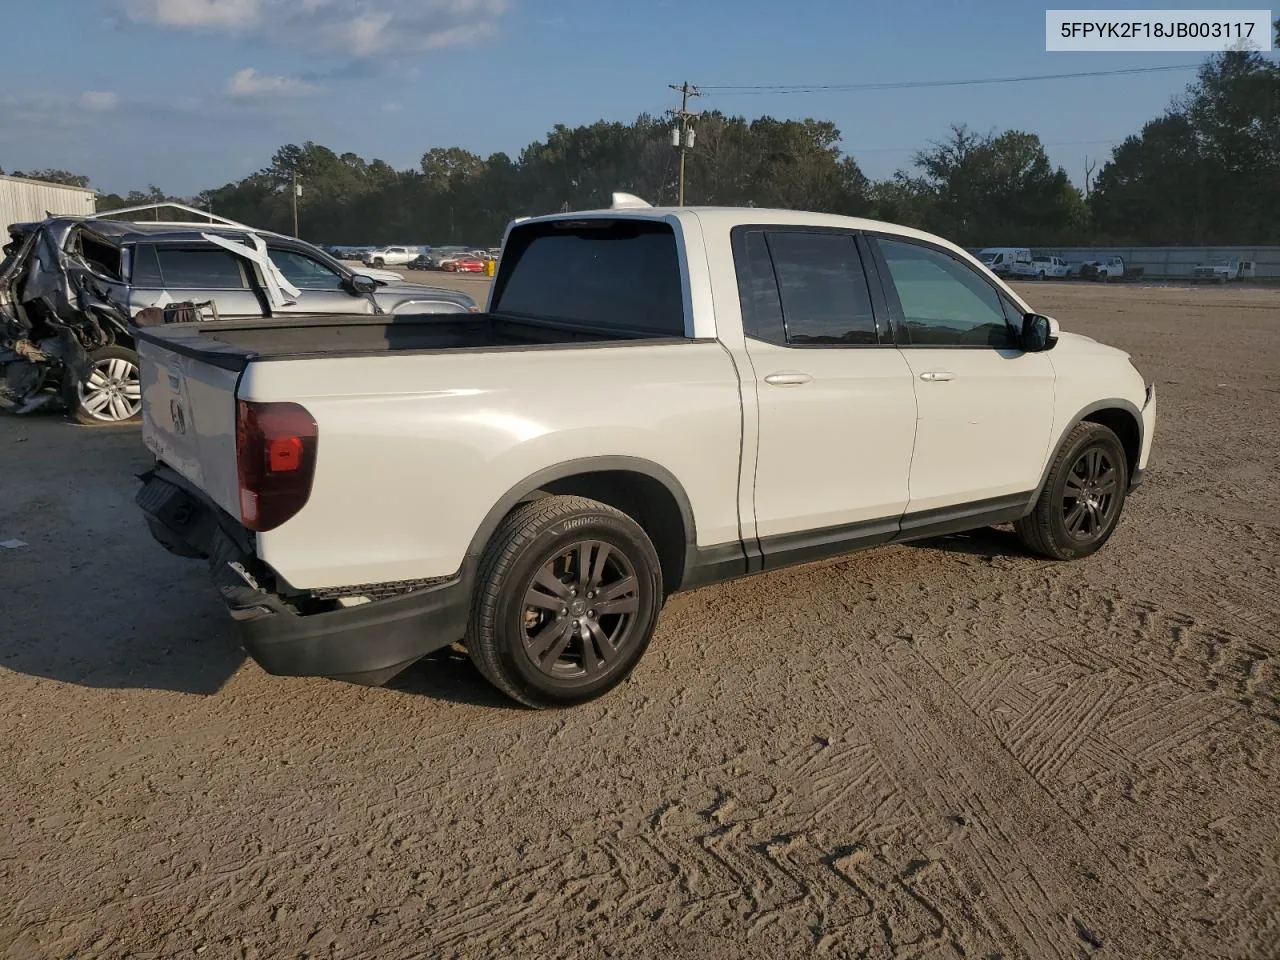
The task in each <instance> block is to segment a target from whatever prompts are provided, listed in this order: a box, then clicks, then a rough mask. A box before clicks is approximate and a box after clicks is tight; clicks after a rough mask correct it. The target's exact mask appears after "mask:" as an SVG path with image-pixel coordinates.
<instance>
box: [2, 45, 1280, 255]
mask: <svg viewBox="0 0 1280 960" xmlns="http://www.w3.org/2000/svg"><path fill="white" fill-rule="evenodd" d="M1276 32H1277V42H1278V43H1280V20H1278V21H1277V22H1276ZM696 130H697V140H696V145H695V147H694V149H693V150H691V151H690V152H689V154H688V157H687V162H688V167H687V189H686V200H687V202H688V203H691V204H713V205H723V206H759V207H787V208H793V209H806V210H818V211H825V212H830V213H839V214H848V215H857V216H870V217H873V218H876V219H883V220H889V221H892V222H896V223H902V224H907V225H911V226H918V227H921V228H923V229H926V230H929V231H932V232H935V233H938V234H941V235H943V236H946V237H948V238H951V239H953V240H955V241H956V242H958V243H961V244H965V245H970V246H978V245H986V244H993V245H994V244H1012V243H1018V244H1026V245H1035V246H1052V245H1077V244H1087V243H1136V244H1143V243H1146V244H1158V243H1168V244H1195V245H1201V244H1230V243H1257V244H1264V243H1280V65H1278V64H1277V63H1276V62H1274V61H1272V60H1269V59H1267V58H1264V57H1262V56H1261V55H1259V54H1257V53H1243V52H1231V53H1224V54H1217V55H1214V56H1213V57H1210V58H1209V59H1208V60H1207V61H1206V62H1205V63H1204V64H1203V65H1202V66H1201V67H1200V69H1199V71H1198V74H1197V77H1196V80H1195V82H1194V83H1192V84H1191V85H1190V86H1189V87H1188V88H1187V90H1186V92H1185V94H1184V95H1183V96H1181V97H1179V98H1177V99H1176V100H1175V101H1174V102H1173V103H1172V104H1171V105H1170V106H1169V108H1168V109H1167V110H1166V111H1165V112H1164V113H1163V114H1162V115H1161V116H1159V117H1156V118H1154V119H1153V120H1151V121H1150V122H1148V123H1147V124H1145V125H1144V126H1143V128H1142V130H1141V131H1140V132H1138V133H1136V134H1134V135H1133V136H1130V137H1128V138H1127V139H1126V140H1124V142H1122V143H1120V144H1119V145H1117V146H1116V147H1115V148H1114V150H1113V151H1112V154H1111V157H1110V159H1109V160H1108V161H1107V162H1106V163H1105V164H1104V165H1103V166H1102V168H1101V169H1100V170H1099V171H1098V174H1097V177H1096V179H1095V180H1094V181H1093V183H1092V186H1091V188H1090V189H1088V193H1087V196H1086V195H1085V194H1084V193H1082V192H1081V191H1080V190H1079V189H1078V188H1077V187H1076V186H1075V185H1073V184H1072V182H1071V180H1070V178H1069V177H1068V176H1067V174H1066V172H1065V171H1064V170H1063V169H1062V168H1060V167H1057V168H1055V167H1054V166H1053V164H1052V163H1051V162H1050V160H1049V157H1048V155H1047V154H1046V152H1045V149H1044V145H1043V144H1042V143H1041V141H1040V138H1039V137H1038V136H1037V135H1036V134H1034V133H1028V132H1025V131H1019V130H1006V131H1004V132H999V133H997V132H995V131H992V132H987V133H982V132H977V131H973V130H970V129H968V128H967V127H965V126H962V125H961V126H954V127H952V128H951V130H950V131H949V133H948V134H947V136H946V137H945V138H943V139H942V140H940V141H937V142H934V143H931V144H930V145H929V146H928V147H926V148H925V149H922V150H920V151H918V152H917V153H916V154H915V155H914V157H913V162H912V165H911V168H910V169H906V170H900V171H898V172H897V173H896V174H895V175H894V176H892V177H890V178H888V179H885V180H881V181H872V180H869V179H868V178H867V177H866V176H865V175H864V174H863V172H862V170H861V169H860V168H859V166H858V164H857V161H856V160H855V158H854V157H852V156H848V155H846V154H844V153H843V152H842V151H841V149H840V146H839V144H840V139H841V136H840V131H839V129H838V128H837V127H836V126H835V125H834V124H833V123H831V122H829V121H826V120H814V119H806V120H778V119H775V118H773V117H760V118H757V119H754V120H748V119H747V118H745V117H741V116H729V115H726V114H724V113H721V112H718V111H710V112H707V113H704V114H703V115H702V116H701V117H699V118H698V120H697V123H696ZM670 135H671V122H670V120H669V119H666V118H662V117H656V116H652V115H648V114H645V115H642V116H640V117H637V118H636V120H635V121H634V122H632V123H618V122H607V121H603V120H602V121H599V122H597V123H593V124H589V125H586V126H580V127H573V128H570V127H566V126H563V125H557V126H556V127H555V128H554V129H552V130H551V132H550V133H549V134H548V135H547V137H546V138H545V140H539V141H536V142H534V143H531V144H529V145H528V146H527V147H525V148H524V149H523V150H522V151H520V153H519V154H518V155H517V156H516V157H515V158H512V157H510V156H508V155H507V154H505V153H494V154H491V155H489V156H488V157H481V156H478V155H476V154H474V153H471V152H470V151H467V150H463V149H461V148H458V147H433V148H432V149H430V150H428V151H427V152H426V153H425V154H423V156H422V159H421V162H420V164H419V166H418V168H417V169H412V170H397V169H395V168H393V167H392V166H390V165H389V164H387V163H385V162H383V161H382V160H365V159H364V158H362V157H360V156H358V155H356V154H354V153H343V154H338V153H335V152H334V151H333V150H330V149H329V148H327V147H324V146H321V145H319V144H315V143H310V142H308V143H304V144H302V145H301V146H298V145H294V144H289V145H286V146H283V147H281V148H280V149H279V150H277V151H276V153H275V155H274V156H273V157H272V158H271V163H270V165H268V166H267V167H265V168H263V169H262V170H259V171H258V172H256V173H253V174H251V175H249V176H247V177H245V178H244V179H242V180H238V181H236V182H234V183H228V184H226V185H224V186H221V187H217V188H215V189H211V190H206V191H203V192H202V193H200V194H199V195H198V196H196V197H192V198H186V201H185V202H187V203H189V204H191V205H192V206H197V207H200V208H202V209H206V210H211V211H212V212H214V213H217V214H220V215H222V216H227V217H231V218H232V219H236V220H241V221H244V222H247V223H251V224H253V225H255V226H258V227H262V228H265V229H270V230H276V231H279V232H282V233H288V232H291V230H292V223H293V213H292V199H293V198H292V193H291V191H292V184H293V183H294V182H295V178H296V182H298V183H300V184H301V185H302V187H303V193H302V197H301V199H300V200H299V225H300V230H299V232H300V233H301V234H302V236H303V237H304V238H306V239H308V240H311V241H313V242H317V243H348V244H358V243H388V242H403V243H436V244H442V243H448V242H466V243H470V244H474V245H486V246H487V245H490V244H492V243H495V242H496V241H497V239H498V238H499V237H500V236H501V234H502V230H503V228H504V227H505V225H506V224H507V223H508V222H509V221H510V220H511V219H512V218H514V217H517V216H525V215H533V214H539V213H546V212H551V211H557V210H577V209H587V208H591V207H599V206H602V205H607V204H608V201H609V195H610V193H611V192H612V191H615V190H624V191H627V192H630V193H635V194H637V195H639V196H641V197H644V198H645V199H647V200H649V201H650V202H652V203H655V204H664V203H667V204H669V203H674V202H675V198H676V190H677V186H676V170H677V151H676V150H675V149H673V148H672V146H671V140H670ZM17 175H20V176H31V177H35V178H37V179H48V180H54V181H57V182H66V183H75V184H77V185H81V186H84V185H87V184H88V180H87V179H86V178H84V177H81V176H76V175H74V174H71V173H67V172H66V171H58V170H43V171H31V172H29V173H25V174H17ZM1086 186H1088V185H1086ZM164 199H179V198H174V197H168V196H167V195H166V194H165V193H164V192H163V191H161V190H160V189H158V188H157V187H154V186H151V187H149V188H148V190H146V191H132V192H130V193H129V194H127V195H125V196H119V195H116V194H107V195H104V196H101V197H100V198H99V206H98V208H99V210H111V209H118V208H120V207H124V206H128V205H134V204H139V203H146V202H151V201H155V200H164Z"/></svg>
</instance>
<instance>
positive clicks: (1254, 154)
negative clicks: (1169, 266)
mask: <svg viewBox="0 0 1280 960" xmlns="http://www.w3.org/2000/svg"><path fill="white" fill-rule="evenodd" d="M1276 29H1277V31H1278V32H1280V20H1277V21H1276ZM1096 185H1097V189H1095V191H1094V192H1093V194H1092V196H1091V197H1090V206H1091V207H1092V210H1093V216H1094V220H1095V222H1096V223H1097V225H1098V227H1099V229H1100V230H1101V231H1103V232H1104V234H1105V235H1106V236H1107V237H1110V238H1113V239H1116V240H1131V241H1138V242H1151V243H1197V244H1198V243H1213V244H1224V243H1275V242H1280V64H1277V63H1276V62H1274V61H1273V60H1269V59H1267V58H1265V57H1263V56H1261V55H1260V54H1257V53H1247V52H1240V51H1231V52H1227V53H1222V54H1217V55H1215V56H1213V57H1210V58H1209V59H1208V60H1207V61H1206V62H1205V63H1204V65H1203V66H1202V67H1201V68H1200V71H1199V73H1198V75H1197V77H1196V81H1195V83H1193V84H1192V85H1191V87H1190V88H1188V90H1187V93H1186V95H1185V96H1184V97H1182V98H1181V99H1180V100H1178V101H1176V102H1175V103H1174V104H1173V105H1171V106H1170V108H1169V109H1168V110H1167V111H1166V112H1165V113H1164V114H1163V115H1162V116H1161V117H1159V118H1157V119H1155V120H1153V121H1151V122H1149V123H1147V124H1146V125H1145V126H1144V127H1143V129H1142V132H1141V133H1139V134H1137V135H1135V136H1132V137H1129V138H1128V139H1126V140H1125V141H1124V142H1123V143H1122V144H1120V145H1119V146H1118V147H1116V149H1115V150H1114V151H1113V152H1112V157H1111V160H1110V162H1109V163H1107V164H1106V165H1105V166H1104V167H1103V168H1102V170H1101V171H1099V174H1098V179H1097V181H1096Z"/></svg>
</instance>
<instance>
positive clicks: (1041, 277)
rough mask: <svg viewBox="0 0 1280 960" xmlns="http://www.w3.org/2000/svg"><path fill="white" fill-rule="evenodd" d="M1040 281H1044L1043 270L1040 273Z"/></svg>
mask: <svg viewBox="0 0 1280 960" xmlns="http://www.w3.org/2000/svg"><path fill="white" fill-rule="evenodd" d="M1040 279H1041V280H1043V279H1044V271H1043V270H1041V271H1040Z"/></svg>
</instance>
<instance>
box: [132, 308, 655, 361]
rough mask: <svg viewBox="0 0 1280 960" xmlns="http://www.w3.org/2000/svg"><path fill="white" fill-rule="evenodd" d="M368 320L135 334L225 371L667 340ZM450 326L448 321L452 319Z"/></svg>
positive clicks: (483, 321)
mask: <svg viewBox="0 0 1280 960" xmlns="http://www.w3.org/2000/svg"><path fill="white" fill-rule="evenodd" d="M454 316H456V315H450V314H426V315H418V316H396V317H369V316H367V315H360V314H356V315H351V316H346V315H338V316H334V315H327V316H314V317H312V316H297V317H275V318H272V319H270V320H223V321H217V322H212V321H211V322H205V323H188V324H170V325H166V326H158V327H141V328H137V327H135V328H134V334H135V336H136V337H137V339H139V340H144V341H148V342H151V343H154V344H156V345H158V346H161V347H164V348H165V349H168V350H172V351H174V352H175V353H179V354H182V355H184V356H188V357H193V358H195V359H199V360H202V361H204V362H206V363H210V364H213V365H214V366H218V367H222V368H223V369H226V370H243V369H244V368H245V366H247V365H248V363H249V362H250V361H252V360H292V359H309V358H316V357H342V356H367V355H369V354H376V353H392V352H400V351H410V352H419V353H421V352H438V351H445V350H493V349H502V348H519V347H541V346H554V345H558V344H569V343H581V344H588V343H626V342H630V341H644V342H646V343H654V342H660V341H662V340H664V339H665V340H670V339H672V338H669V337H661V336H656V335H655V334H653V333H646V332H644V331H636V332H634V333H631V332H627V331H620V330H618V329H617V328H616V327H615V328H612V329H601V330H593V329H591V328H589V327H584V326H582V325H580V324H573V325H569V324H558V323H556V322H554V321H549V320H522V319H518V318H514V317H503V316H497V315H495V314H488V313H479V314H466V315H465V316H460V317H458V318H457V319H454V318H453V317H454ZM446 318H448V319H446Z"/></svg>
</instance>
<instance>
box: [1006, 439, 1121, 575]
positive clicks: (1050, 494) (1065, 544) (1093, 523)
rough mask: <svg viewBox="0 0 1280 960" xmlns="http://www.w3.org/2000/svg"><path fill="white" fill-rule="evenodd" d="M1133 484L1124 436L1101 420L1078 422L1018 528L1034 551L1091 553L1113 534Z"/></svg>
mask: <svg viewBox="0 0 1280 960" xmlns="http://www.w3.org/2000/svg"><path fill="white" fill-rule="evenodd" d="M1128 489H1129V464H1128V461H1127V460H1126V459H1125V453H1124V447H1123V446H1121V444H1120V439H1119V438H1118V437H1117V436H1116V435H1115V434H1114V433H1113V432H1112V431H1111V430H1109V429H1108V428H1107V427H1104V426H1103V425H1102V424H1100V423H1089V422H1087V421H1086V422H1084V423H1078V424H1076V425H1075V427H1073V428H1072V430H1071V432H1070V433H1068V434H1067V436H1066V439H1065V440H1063V442H1062V445H1061V446H1060V447H1059V448H1058V453H1057V456H1055V457H1054V460H1053V465H1052V466H1051V467H1050V468H1049V477H1048V479H1047V480H1046V481H1045V485H1044V489H1043V490H1041V491H1040V496H1039V498H1038V499H1037V500H1036V505H1035V507H1034V508H1033V509H1032V511H1031V513H1029V514H1028V515H1027V516H1025V517H1023V518H1022V519H1021V520H1018V521H1017V522H1016V523H1015V524H1014V529H1015V530H1016V531H1017V533H1018V538H1019V539H1020V540H1021V541H1022V543H1023V544H1024V545H1025V546H1026V547H1027V549H1029V550H1031V551H1032V552H1033V553H1038V554H1040V555H1041V556H1044V557H1048V558H1050V559H1052V560H1075V559H1078V558H1079V557H1087V556H1088V555H1089V554H1091V553H1094V552H1096V551H1097V550H1099V549H1101V547H1102V545H1103V544H1104V543H1106V542H1107V541H1108V540H1109V539H1111V534H1112V533H1113V532H1115V528H1116V524H1117V523H1119V521H1120V511H1121V510H1122V509H1123V507H1124V498H1125V493H1126V492H1127V491H1128Z"/></svg>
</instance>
